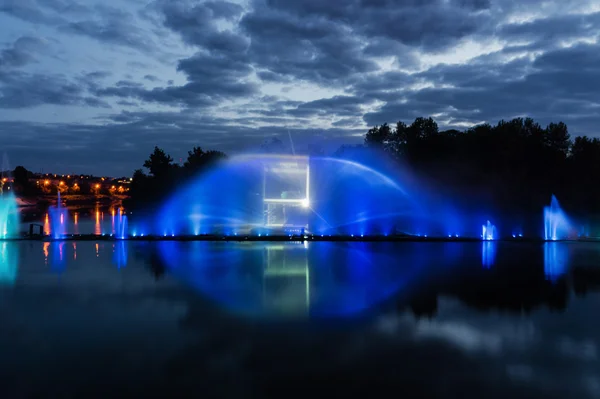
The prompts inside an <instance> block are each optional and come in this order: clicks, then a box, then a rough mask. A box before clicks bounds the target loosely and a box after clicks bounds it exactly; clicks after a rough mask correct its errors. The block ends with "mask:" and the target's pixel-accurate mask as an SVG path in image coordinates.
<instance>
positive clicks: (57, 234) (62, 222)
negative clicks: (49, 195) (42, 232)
mask: <svg viewBox="0 0 600 399" xmlns="http://www.w3.org/2000/svg"><path fill="white" fill-rule="evenodd" d="M48 213H49V214H50V235H51V236H52V238H54V239H55V240H59V239H61V238H64V237H65V236H66V235H67V221H68V217H69V214H68V212H67V210H66V209H65V208H63V206H62V201H61V199H60V191H59V192H58V198H57V200H56V206H51V207H50V209H48Z"/></svg>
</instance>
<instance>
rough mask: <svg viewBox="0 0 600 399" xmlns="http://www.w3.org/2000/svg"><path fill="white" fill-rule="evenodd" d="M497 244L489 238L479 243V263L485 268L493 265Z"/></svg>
mask: <svg viewBox="0 0 600 399" xmlns="http://www.w3.org/2000/svg"><path fill="white" fill-rule="evenodd" d="M496 246H497V244H496V243H495V242H492V241H491V240H485V241H484V242H483V243H482V244H481V264H482V265H483V267H485V268H486V269H489V268H490V267H492V266H494V263H495V262H496V249H497V247H496Z"/></svg>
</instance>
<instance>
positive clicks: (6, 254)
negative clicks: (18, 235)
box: [0, 241, 19, 285]
mask: <svg viewBox="0 0 600 399" xmlns="http://www.w3.org/2000/svg"><path fill="white" fill-rule="evenodd" d="M18 268H19V247H18V244H16V243H12V242H6V241H5V242H0V285H13V284H14V283H15V281H16V279H17V272H18Z"/></svg>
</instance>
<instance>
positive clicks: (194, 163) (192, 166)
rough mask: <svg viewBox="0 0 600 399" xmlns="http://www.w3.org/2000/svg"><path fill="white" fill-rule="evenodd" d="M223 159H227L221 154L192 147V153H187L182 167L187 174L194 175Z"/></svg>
mask: <svg viewBox="0 0 600 399" xmlns="http://www.w3.org/2000/svg"><path fill="white" fill-rule="evenodd" d="M225 159H227V155H225V153H223V152H220V151H214V150H209V151H204V150H202V148H201V147H194V148H193V149H192V151H188V157H187V160H186V161H185V163H184V165H183V166H184V168H185V169H187V171H188V172H189V173H196V172H198V171H201V170H203V169H206V168H208V167H211V166H214V165H215V164H216V163H218V162H220V161H223V160H225Z"/></svg>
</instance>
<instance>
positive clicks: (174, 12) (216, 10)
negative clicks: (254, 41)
mask: <svg viewBox="0 0 600 399" xmlns="http://www.w3.org/2000/svg"><path fill="white" fill-rule="evenodd" d="M154 8H155V9H156V10H157V11H158V12H159V13H160V14H161V16H162V22H163V24H164V25H165V26H166V27H167V28H170V29H172V30H173V31H175V32H177V33H179V34H180V35H181V37H182V38H183V40H184V41H185V42H186V43H188V44H191V45H195V46H201V47H205V48H207V49H208V50H209V51H219V52H228V53H238V52H241V51H244V50H245V49H246V47H247V38H245V37H244V36H242V35H239V34H236V33H234V32H232V31H229V30H221V29H219V27H218V25H217V23H218V21H219V20H226V21H233V20H235V19H236V18H238V17H239V16H240V15H241V13H242V11H243V8H242V7H241V6H240V5H238V4H235V3H230V2H226V1H222V2H216V1H207V2H203V3H192V2H189V1H185V0H184V1H181V0H175V1H171V0H159V1H157V2H156V3H154Z"/></svg>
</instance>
